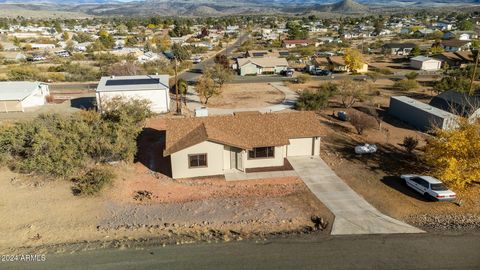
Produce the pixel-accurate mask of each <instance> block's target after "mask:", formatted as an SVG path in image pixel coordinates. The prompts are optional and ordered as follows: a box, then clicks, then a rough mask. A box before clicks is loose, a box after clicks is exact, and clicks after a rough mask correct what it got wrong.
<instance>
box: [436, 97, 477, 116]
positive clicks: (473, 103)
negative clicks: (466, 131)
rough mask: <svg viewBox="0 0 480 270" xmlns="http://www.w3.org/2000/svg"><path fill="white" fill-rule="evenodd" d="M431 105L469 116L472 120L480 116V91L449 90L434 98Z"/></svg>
mask: <svg viewBox="0 0 480 270" xmlns="http://www.w3.org/2000/svg"><path fill="white" fill-rule="evenodd" d="M430 105H431V106H433V107H436V108H439V109H441V110H444V111H448V112H451V113H453V114H455V115H460V116H463V117H467V118H468V119H469V120H470V121H474V120H477V119H478V118H480V93H476V94H474V95H471V96H470V95H468V94H466V93H460V92H457V91H453V90H449V91H445V92H442V93H440V94H438V95H437V96H436V97H434V98H432V100H431V101H430Z"/></svg>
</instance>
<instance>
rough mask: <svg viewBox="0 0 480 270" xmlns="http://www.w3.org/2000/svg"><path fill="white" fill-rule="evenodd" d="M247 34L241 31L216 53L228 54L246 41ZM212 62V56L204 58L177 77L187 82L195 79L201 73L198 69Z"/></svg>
mask: <svg viewBox="0 0 480 270" xmlns="http://www.w3.org/2000/svg"><path fill="white" fill-rule="evenodd" d="M248 35H249V34H248V33H241V34H240V36H239V37H238V39H237V40H236V41H235V42H234V43H232V44H230V45H228V46H227V48H225V49H223V50H221V51H219V52H218V53H217V54H220V53H228V54H230V53H232V52H233V51H234V50H235V49H237V48H238V47H240V45H242V43H243V42H244V41H246V40H247V39H248ZM214 64H215V62H214V57H211V58H208V59H205V60H204V61H202V62H200V63H198V64H195V65H192V67H191V68H190V70H187V71H185V72H182V73H181V74H179V75H178V78H179V79H184V80H186V81H187V82H192V81H195V80H196V78H197V77H199V76H200V75H201V72H200V71H202V70H203V69H205V68H206V67H208V66H213V65H214ZM192 71H198V72H192Z"/></svg>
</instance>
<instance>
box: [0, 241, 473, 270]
mask: <svg viewBox="0 0 480 270" xmlns="http://www.w3.org/2000/svg"><path fill="white" fill-rule="evenodd" d="M0 269H100V270H107V269H136V270H142V269H169V270H175V269H197V270H198V269H222V270H228V269H329V270H330V269H381V270H386V269H402V270H403V269H408V270H411V269H443V270H445V269H462V270H464V269H472V270H473V269H480V234H479V233H476V234H471V233H469V234H458V235H445V234H443V235H442V234H420V235H418V234H415V235H364V236H335V237H333V236H328V237H316V236H307V237H306V238H305V237H304V238H301V237H297V238H292V239H277V240H272V241H267V242H261V243H255V242H250V241H241V242H228V243H218V244H192V245H180V246H166V247H152V248H145V249H143V250H137V249H123V250H121V249H110V250H96V251H85V252H80V253H74V254H53V255H47V256H46V261H45V262H36V263H32V262H30V263H19V262H17V263H0Z"/></svg>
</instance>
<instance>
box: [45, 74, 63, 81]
mask: <svg viewBox="0 0 480 270" xmlns="http://www.w3.org/2000/svg"><path fill="white" fill-rule="evenodd" d="M47 78H48V79H49V80H52V81H54V82H63V81H65V74H63V73H60V72H51V73H49V74H48V75H47Z"/></svg>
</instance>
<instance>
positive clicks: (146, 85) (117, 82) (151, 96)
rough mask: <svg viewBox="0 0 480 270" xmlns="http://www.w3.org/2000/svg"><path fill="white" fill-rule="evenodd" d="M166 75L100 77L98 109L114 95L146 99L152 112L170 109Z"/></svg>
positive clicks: (163, 111) (167, 77)
mask: <svg viewBox="0 0 480 270" xmlns="http://www.w3.org/2000/svg"><path fill="white" fill-rule="evenodd" d="M168 80H169V76H168V75H137V76H111V77H102V78H101V79H100V82H99V83H98V86H97V90H96V98H97V106H98V110H99V111H103V110H104V109H106V108H103V106H105V102H107V101H108V100H110V99H112V98H114V97H118V96H120V97H125V98H135V99H146V100H148V101H150V109H151V110H152V112H154V113H166V112H168V111H169V110H170V91H169V89H170V88H169V83H168Z"/></svg>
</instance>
